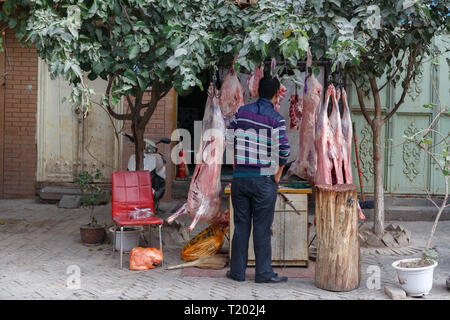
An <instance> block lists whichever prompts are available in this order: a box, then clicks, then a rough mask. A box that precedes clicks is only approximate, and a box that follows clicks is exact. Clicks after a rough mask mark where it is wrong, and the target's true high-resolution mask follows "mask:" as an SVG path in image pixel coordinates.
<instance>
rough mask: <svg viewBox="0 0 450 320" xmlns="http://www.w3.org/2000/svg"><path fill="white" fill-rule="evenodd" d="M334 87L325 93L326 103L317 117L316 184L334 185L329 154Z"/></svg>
mask: <svg viewBox="0 0 450 320" xmlns="http://www.w3.org/2000/svg"><path fill="white" fill-rule="evenodd" d="M333 89H334V87H333V85H329V86H328V89H327V92H326V93H325V101H324V103H323V104H322V106H321V108H320V111H319V112H318V117H317V126H316V128H315V136H316V138H315V146H316V149H317V170H316V175H315V184H317V185H319V184H329V185H331V184H332V182H333V181H332V177H331V169H332V166H333V164H332V160H331V157H332V155H330V154H329V150H330V148H329V146H330V136H331V134H330V131H331V127H330V122H329V119H328V103H329V102H330V96H331V93H332V91H333Z"/></svg>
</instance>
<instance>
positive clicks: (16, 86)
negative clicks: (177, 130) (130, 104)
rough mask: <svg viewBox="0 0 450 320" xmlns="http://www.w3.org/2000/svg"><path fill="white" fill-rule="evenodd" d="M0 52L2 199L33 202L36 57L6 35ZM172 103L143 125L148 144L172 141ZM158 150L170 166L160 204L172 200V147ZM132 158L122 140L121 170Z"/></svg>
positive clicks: (162, 103) (165, 101)
mask: <svg viewBox="0 0 450 320" xmlns="http://www.w3.org/2000/svg"><path fill="white" fill-rule="evenodd" d="M4 47H5V49H6V50H5V51H4V52H3V53H1V54H0V75H3V77H2V78H1V80H0V81H1V83H2V85H1V86H0V198H32V197H34V196H35V194H36V157H37V154H36V151H37V150H36V111H37V87H38V74H37V73H38V56H37V53H36V51H35V50H34V49H33V48H31V49H29V48H22V47H21V46H20V44H19V42H18V40H17V39H16V37H15V34H14V32H13V31H11V30H7V31H6V35H5V36H4ZM175 99H176V95H175V92H174V90H172V91H170V92H169V93H168V94H167V95H166V97H165V98H164V99H162V100H161V101H160V102H159V103H158V106H157V108H156V110H155V113H154V114H153V116H152V118H151V119H150V122H149V123H148V124H147V127H146V134H145V137H146V138H148V139H151V140H156V139H157V138H160V137H163V136H165V137H170V135H171V133H172V130H173V129H174V112H175V110H174V107H173V106H174V102H175ZM125 107H126V106H125ZM130 125H131V123H130V122H129V121H127V123H125V129H124V131H125V132H127V133H129V134H131V129H130ZM159 149H160V151H161V152H162V153H163V154H164V155H165V157H166V159H167V162H168V165H167V181H168V183H167V191H166V195H165V197H164V200H170V199H171V181H172V180H173V168H174V166H173V165H172V163H171V161H170V146H167V145H163V144H161V145H159ZM133 152H134V145H133V144H131V143H129V142H127V141H126V140H125V139H124V143H123V168H122V169H126V167H127V164H128V159H129V157H130V155H131V154H132V153H133Z"/></svg>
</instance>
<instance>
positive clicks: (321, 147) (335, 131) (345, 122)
mask: <svg viewBox="0 0 450 320" xmlns="http://www.w3.org/2000/svg"><path fill="white" fill-rule="evenodd" d="M330 96H331V98H332V101H333V102H332V104H333V111H332V113H331V114H330V117H328V103H329V99H330ZM339 98H340V94H339V93H337V92H336V90H335V88H334V86H333V85H332V84H331V85H329V86H328V89H327V92H326V94H325V102H324V104H323V105H322V107H321V108H320V111H319V113H318V118H317V126H316V133H315V134H316V148H317V171H316V178H315V184H317V185H319V184H329V185H333V184H343V183H347V184H351V183H352V182H353V177H352V169H351V162H350V157H351V147H352V135H353V133H352V122H351V117H350V109H349V108H348V103H347V94H346V92H345V90H344V89H342V100H343V104H344V112H343V119H342V120H341V118H340V113H339V106H338V102H337V101H338V100H339ZM357 211H358V217H359V219H361V220H364V219H365V216H364V214H363V213H362V210H361V207H360V205H359V203H358V207H357Z"/></svg>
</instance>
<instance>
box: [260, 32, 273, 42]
mask: <svg viewBox="0 0 450 320" xmlns="http://www.w3.org/2000/svg"><path fill="white" fill-rule="evenodd" d="M260 39H261V40H262V41H263V42H264V43H266V44H269V43H270V40H271V39H272V35H271V34H270V33H268V32H266V33H264V34H263V35H262V36H261V37H260Z"/></svg>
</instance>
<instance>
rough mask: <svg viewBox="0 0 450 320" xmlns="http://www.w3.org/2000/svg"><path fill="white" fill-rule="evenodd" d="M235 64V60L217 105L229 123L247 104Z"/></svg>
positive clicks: (223, 84)
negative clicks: (234, 67)
mask: <svg viewBox="0 0 450 320" xmlns="http://www.w3.org/2000/svg"><path fill="white" fill-rule="evenodd" d="M235 59H236V58H235ZM233 64H234V60H233V63H232V64H231V67H230V68H229V69H228V72H227V74H226V75H225V78H224V79H223V83H222V87H221V88H220V93H219V98H218V99H217V103H218V105H219V107H220V110H222V114H223V117H224V118H225V122H227V121H228V119H230V118H231V117H232V116H233V115H234V114H235V113H236V111H237V110H238V109H239V108H240V107H242V106H243V105H244V104H245V102H244V88H243V87H242V85H241V83H240V82H239V79H238V77H237V75H236V72H235V71H234V69H233Z"/></svg>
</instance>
